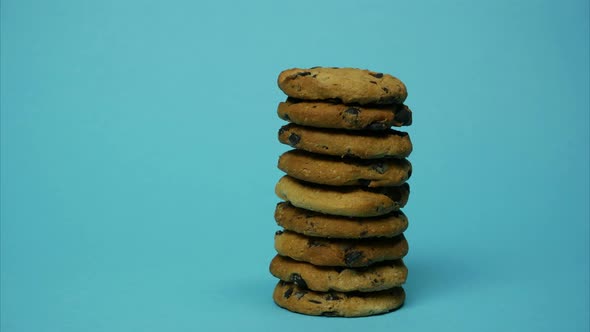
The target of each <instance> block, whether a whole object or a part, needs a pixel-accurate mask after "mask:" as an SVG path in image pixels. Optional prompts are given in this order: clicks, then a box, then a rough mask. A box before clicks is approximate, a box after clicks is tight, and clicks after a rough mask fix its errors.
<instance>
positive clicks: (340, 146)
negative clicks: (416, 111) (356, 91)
mask: <svg viewBox="0 0 590 332" xmlns="http://www.w3.org/2000/svg"><path fill="white" fill-rule="evenodd" d="M279 141H280V142H281V143H283V144H287V145H290V146H292V147H294V148H297V149H300V150H305V151H308V152H314V153H319V154H325V155H331V156H338V157H355V158H362V159H377V158H389V157H392V158H406V157H407V156H409V155H410V153H411V152H412V142H411V141H410V136H409V135H408V133H406V132H402V131H397V130H393V129H388V130H383V131H355V132H352V131H347V130H336V129H318V128H313V127H304V126H299V125H296V124H293V123H291V124H288V125H286V126H283V127H281V129H280V130H279Z"/></svg>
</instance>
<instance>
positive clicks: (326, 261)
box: [275, 231, 408, 267]
mask: <svg viewBox="0 0 590 332" xmlns="http://www.w3.org/2000/svg"><path fill="white" fill-rule="evenodd" d="M275 249H276V251H277V252H278V253H279V255H281V256H287V257H291V258H292V259H294V260H297V261H303V262H308V263H311V264H313V265H318V266H345V267H363V266H369V265H371V264H374V263H377V262H383V261H391V260H396V259H400V258H402V257H404V256H405V255H406V254H407V253H408V242H407V241H406V238H405V237H404V235H403V234H400V235H398V236H396V237H393V238H374V239H362V240H360V239H359V240H352V239H325V238H320V237H310V236H305V235H302V234H297V233H294V232H291V231H278V232H276V233H275Z"/></svg>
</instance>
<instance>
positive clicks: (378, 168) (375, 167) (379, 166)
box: [371, 163, 387, 174]
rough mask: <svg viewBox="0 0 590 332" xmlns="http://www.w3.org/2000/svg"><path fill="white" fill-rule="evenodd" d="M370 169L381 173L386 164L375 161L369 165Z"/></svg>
mask: <svg viewBox="0 0 590 332" xmlns="http://www.w3.org/2000/svg"><path fill="white" fill-rule="evenodd" d="M371 169H372V170H374V171H375V172H377V173H379V174H383V173H385V171H386V170H387V166H385V165H384V164H383V163H377V164H373V165H371Z"/></svg>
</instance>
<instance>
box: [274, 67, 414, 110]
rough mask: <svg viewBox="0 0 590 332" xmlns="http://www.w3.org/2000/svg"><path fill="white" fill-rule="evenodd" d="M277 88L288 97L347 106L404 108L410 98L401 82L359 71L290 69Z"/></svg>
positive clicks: (282, 74) (283, 74)
mask: <svg viewBox="0 0 590 332" xmlns="http://www.w3.org/2000/svg"><path fill="white" fill-rule="evenodd" d="M278 84H279V88H280V89H281V90H283V92H284V93H285V94H287V96H289V97H293V98H298V99H304V100H326V99H335V100H338V101H339V102H341V103H344V104H361V105H365V104H401V103H403V102H404V100H406V97H407V96H408V92H407V90H406V86H405V85H404V83H402V81H400V80H399V79H397V78H395V77H393V76H391V75H389V74H383V73H377V72H373V71H369V70H365V69H357V68H323V67H314V68H310V69H300V68H293V69H288V70H285V71H283V72H281V73H280V74H279V78H278Z"/></svg>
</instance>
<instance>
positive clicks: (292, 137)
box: [289, 133, 301, 146]
mask: <svg viewBox="0 0 590 332" xmlns="http://www.w3.org/2000/svg"><path fill="white" fill-rule="evenodd" d="M300 140H301V137H299V135H297V134H295V133H291V135H289V145H291V146H295V145H297V143H299V141H300Z"/></svg>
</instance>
